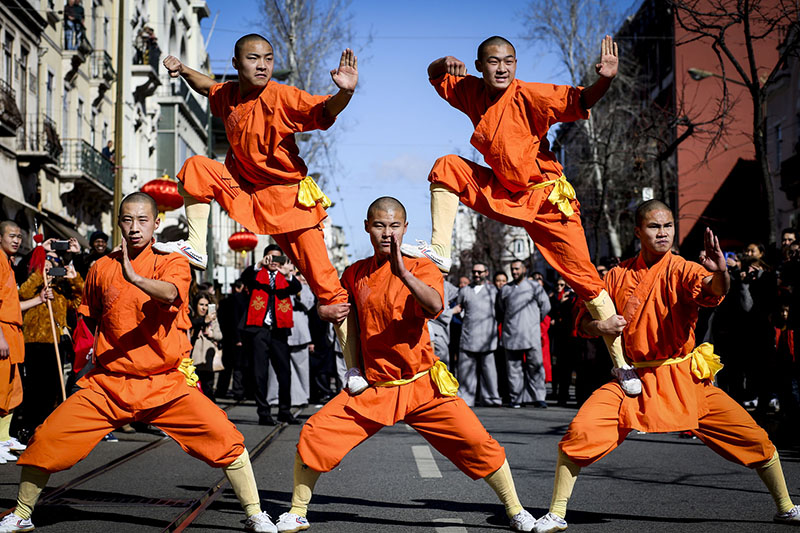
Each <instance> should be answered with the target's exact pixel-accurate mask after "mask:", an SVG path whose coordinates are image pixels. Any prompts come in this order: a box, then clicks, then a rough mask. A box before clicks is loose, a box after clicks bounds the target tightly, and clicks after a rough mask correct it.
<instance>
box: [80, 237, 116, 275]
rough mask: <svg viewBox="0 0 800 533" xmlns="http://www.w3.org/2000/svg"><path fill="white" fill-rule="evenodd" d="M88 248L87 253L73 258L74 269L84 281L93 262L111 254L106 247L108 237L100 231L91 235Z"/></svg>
mask: <svg viewBox="0 0 800 533" xmlns="http://www.w3.org/2000/svg"><path fill="white" fill-rule="evenodd" d="M89 246H90V248H89V251H88V252H85V253H83V254H81V255H79V256H77V257H75V268H76V269H77V270H78V273H79V274H80V275H81V277H83V278H84V279H86V274H87V273H88V272H89V268H91V266H92V265H93V264H94V263H95V261H97V260H98V259H100V258H101V257H105V256H107V255H108V254H110V253H111V249H110V248H109V247H108V235H106V234H105V233H103V232H102V231H95V232H93V233H92V234H91V236H90V237H89Z"/></svg>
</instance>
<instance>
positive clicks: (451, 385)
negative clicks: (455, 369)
mask: <svg viewBox="0 0 800 533" xmlns="http://www.w3.org/2000/svg"><path fill="white" fill-rule="evenodd" d="M428 373H430V375H431V380H432V381H433V382H434V383H435V384H436V386H437V387H438V388H439V392H440V393H441V394H442V395H444V396H455V395H456V394H457V393H458V381H457V380H456V378H455V376H453V374H451V373H450V371H449V370H448V369H447V365H445V364H444V363H442V362H441V361H436V363H435V364H434V365H433V366H432V367H430V368H429V369H428V370H423V371H422V372H418V373H417V374H415V375H414V377H412V378H406V379H393V380H391V381H376V382H375V383H373V386H375V387H399V386H400V385H405V384H407V383H411V382H413V381H416V380H418V379H419V378H421V377H422V376H424V375H425V374H428Z"/></svg>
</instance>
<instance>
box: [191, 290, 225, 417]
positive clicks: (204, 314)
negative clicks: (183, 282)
mask: <svg viewBox="0 0 800 533" xmlns="http://www.w3.org/2000/svg"><path fill="white" fill-rule="evenodd" d="M189 318H190V320H191V321H192V331H191V337H190V338H191V341H192V363H194V366H195V372H196V373H197V377H198V379H199V380H200V388H201V390H202V391H203V394H205V395H206V396H208V398H209V399H210V400H211V401H212V402H213V401H214V372H217V371H219V370H221V368H220V367H221V366H222V354H221V353H220V349H219V348H220V347H219V345H220V343H221V342H222V331H221V330H220V327H219V322H218V321H217V309H216V305H215V303H214V299H213V297H212V296H211V295H210V294H208V293H207V292H198V293H197V294H196V295H195V297H194V300H193V301H192V308H191V314H190V317H189Z"/></svg>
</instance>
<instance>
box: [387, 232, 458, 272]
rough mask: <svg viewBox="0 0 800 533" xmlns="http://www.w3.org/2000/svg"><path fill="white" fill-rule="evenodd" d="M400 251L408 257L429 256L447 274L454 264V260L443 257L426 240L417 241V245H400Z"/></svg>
mask: <svg viewBox="0 0 800 533" xmlns="http://www.w3.org/2000/svg"><path fill="white" fill-rule="evenodd" d="M400 252H401V253H402V254H403V255H405V256H408V257H427V258H428V259H430V260H431V261H433V264H434V265H436V266H437V268H438V269H439V270H441V271H442V272H444V273H445V274H447V273H448V272H450V267H452V266H453V260H452V259H450V258H449V257H442V256H441V255H439V254H437V253H436V252H434V251H433V248H432V247H431V246H430V245H429V244H428V243H427V242H425V241H420V240H418V241H417V245H416V246H413V245H411V244H403V245H402V246H400Z"/></svg>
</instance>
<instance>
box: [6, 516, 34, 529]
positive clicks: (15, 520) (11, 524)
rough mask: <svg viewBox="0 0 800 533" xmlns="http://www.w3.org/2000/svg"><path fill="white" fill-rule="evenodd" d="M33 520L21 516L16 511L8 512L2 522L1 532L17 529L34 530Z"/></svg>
mask: <svg viewBox="0 0 800 533" xmlns="http://www.w3.org/2000/svg"><path fill="white" fill-rule="evenodd" d="M33 529H34V528H33V522H31V519H30V518H20V517H19V516H17V515H15V514H14V513H11V514H7V515H6V516H4V517H3V520H2V521H1V522H0V533H14V532H15V531H33Z"/></svg>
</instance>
